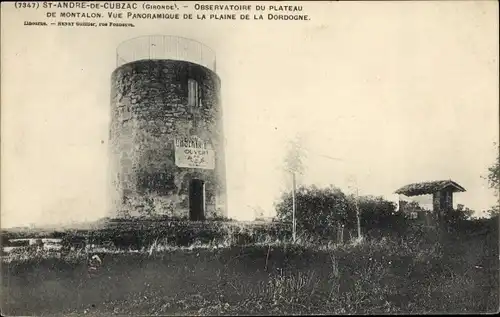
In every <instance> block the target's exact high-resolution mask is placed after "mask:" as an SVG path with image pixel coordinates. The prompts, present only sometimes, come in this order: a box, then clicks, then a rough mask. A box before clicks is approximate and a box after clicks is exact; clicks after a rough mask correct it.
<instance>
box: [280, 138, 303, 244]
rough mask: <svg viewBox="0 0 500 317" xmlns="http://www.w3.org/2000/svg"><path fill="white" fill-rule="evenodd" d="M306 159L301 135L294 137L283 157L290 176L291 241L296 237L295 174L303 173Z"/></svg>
mask: <svg viewBox="0 0 500 317" xmlns="http://www.w3.org/2000/svg"><path fill="white" fill-rule="evenodd" d="M305 158H306V151H305V147H304V138H303V137H302V136H301V135H299V134H298V135H296V136H295V138H294V139H292V140H290V141H289V142H288V149H287V152H286V156H285V162H284V163H285V170H286V171H287V172H288V173H290V174H291V175H292V232H293V241H294V242H295V240H296V237H297V219H296V217H295V214H296V202H295V191H296V186H297V184H296V177H297V174H299V175H302V174H303V173H304V160H305Z"/></svg>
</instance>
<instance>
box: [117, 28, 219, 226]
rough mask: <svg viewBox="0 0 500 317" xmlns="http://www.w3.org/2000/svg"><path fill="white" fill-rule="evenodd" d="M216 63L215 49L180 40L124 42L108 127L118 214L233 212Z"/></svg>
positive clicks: (209, 215) (191, 216)
mask: <svg viewBox="0 0 500 317" xmlns="http://www.w3.org/2000/svg"><path fill="white" fill-rule="evenodd" d="M215 63H216V62H215V54H214V52H213V51H212V50H211V49H210V48H209V47H207V46H205V45H203V44H201V43H199V42H197V41H193V40H189V39H185V38H180V37H173V36H144V37H139V38H135V39H131V40H128V41H125V42H123V43H122V44H120V45H119V46H118V49H117V68H116V69H115V70H114V71H113V73H112V76H111V126H110V144H111V170H112V183H113V188H114V191H113V194H114V197H113V212H114V213H115V214H117V215H123V214H129V215H155V214H162V215H169V216H176V217H179V216H180V217H187V218H189V219H191V220H203V219H207V218H213V217H225V216H227V213H226V175H225V174H226V171H225V160H224V133H223V124H222V109H221V103H220V85H221V83H220V79H219V77H218V75H217V74H216V72H215Z"/></svg>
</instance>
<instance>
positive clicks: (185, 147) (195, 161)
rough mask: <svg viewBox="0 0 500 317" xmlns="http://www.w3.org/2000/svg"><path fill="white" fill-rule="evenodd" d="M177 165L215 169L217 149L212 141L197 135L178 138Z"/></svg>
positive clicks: (176, 141) (176, 143) (176, 145)
mask: <svg viewBox="0 0 500 317" xmlns="http://www.w3.org/2000/svg"><path fill="white" fill-rule="evenodd" d="M174 146H175V165H176V166H178V167H187V168H199V169H214V168H215V151H214V150H213V149H212V146H211V145H210V143H208V142H205V141H203V140H202V139H200V138H199V137H197V136H191V137H184V138H176V139H175V140H174Z"/></svg>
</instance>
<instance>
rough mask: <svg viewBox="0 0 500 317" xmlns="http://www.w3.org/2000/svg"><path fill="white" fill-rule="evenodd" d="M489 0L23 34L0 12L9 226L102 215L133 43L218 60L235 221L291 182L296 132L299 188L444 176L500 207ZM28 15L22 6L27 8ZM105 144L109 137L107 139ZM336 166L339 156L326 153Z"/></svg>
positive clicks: (383, 185) (460, 197)
mask: <svg viewBox="0 0 500 317" xmlns="http://www.w3.org/2000/svg"><path fill="white" fill-rule="evenodd" d="M497 8H498V6H497V4H496V3H495V2H493V1H486V2H479V1H474V2H473V1H461V2H459V1H456V2H451V1H450V2H438V1H426V2H419V3H416V2H397V3H383V2H374V3H368V2H364V3H362V2H342V3H327V2H321V3H305V2H304V11H307V13H308V14H309V15H310V16H311V21H308V22H304V21H302V22H290V21H281V22H277V21H231V22H229V21H227V22H226V21H215V22H214V21H212V22H210V21H189V22H188V21H177V22H175V23H174V22H172V21H160V20H156V21H151V22H148V21H134V23H135V24H136V26H137V27H136V28H114V29H113V28H109V29H102V28H95V29H94V28H80V29H79V28H57V27H46V28H36V27H24V26H22V21H23V20H35V21H36V20H40V18H41V12H39V11H38V12H37V11H33V12H36V13H33V15H32V16H28V13H27V14H26V16H21V14H20V11H17V10H15V9H14V8H13V6H12V5H11V6H10V7H7V6H6V5H4V4H2V34H1V36H2V47H1V50H2V60H1V61H2V78H1V79H2V96H1V97H2V100H1V101H2V109H1V110H2V113H1V115H2V122H1V123H2V131H1V132H2V173H1V175H2V179H1V181H2V199H1V203H2V205H1V207H2V226H3V227H7V226H17V225H24V224H28V223H40V224H42V223H44V224H45V223H58V222H67V221H72V220H74V221H81V220H93V219H97V218H99V217H102V216H104V215H105V211H106V203H107V184H106V177H107V175H106V173H107V157H106V155H107V145H108V144H107V140H108V120H109V113H110V111H109V107H110V74H111V72H112V71H113V70H114V68H115V66H116V60H115V57H116V56H115V49H116V47H117V46H118V44H119V43H121V42H122V41H124V40H127V39H130V38H132V37H136V36H140V35H148V34H166V35H179V36H185V37H190V38H194V39H196V40H199V41H201V42H204V43H206V44H207V45H209V46H210V47H212V48H213V49H214V50H215V51H216V53H217V72H218V73H219V76H220V77H221V80H222V102H223V107H224V116H225V133H226V138H227V149H226V150H227V153H226V156H227V170H228V172H227V177H228V195H229V215H230V216H231V217H234V218H238V219H249V218H252V217H253V216H254V214H253V211H252V208H251V207H255V206H260V207H261V208H263V209H264V210H266V211H268V212H269V213H270V214H272V204H273V202H274V200H275V199H276V198H277V196H278V195H279V194H280V191H281V190H283V189H285V188H286V187H287V186H288V184H289V182H288V181H287V180H286V177H285V176H286V175H285V173H284V171H283V169H282V165H283V164H282V162H283V156H284V154H285V151H284V150H285V141H286V140H287V139H288V138H290V137H293V136H294V135H296V134H300V135H302V136H303V138H304V139H305V140H306V141H305V147H306V149H307V150H308V152H309V154H308V158H307V160H306V162H305V163H306V164H305V172H304V175H303V177H302V179H301V181H302V182H303V183H306V184H313V183H314V184H317V185H320V186H323V185H328V184H333V185H335V186H339V187H341V188H343V189H346V188H347V184H348V179H349V178H350V177H351V178H352V177H354V178H355V179H356V181H357V185H358V187H359V191H360V194H372V195H390V194H391V193H392V192H394V190H396V189H397V188H399V187H401V186H403V185H406V184H408V183H412V182H418V181H426V180H436V179H453V180H455V181H456V182H458V183H459V184H461V185H462V186H463V187H465V188H466V189H467V192H465V193H459V194H457V195H456V202H457V203H463V204H465V205H466V206H469V207H470V208H472V209H476V210H483V209H486V208H488V207H489V206H491V205H492V204H494V203H495V197H494V195H493V192H492V190H490V189H489V188H488V186H487V183H486V182H485V181H484V180H482V179H481V175H485V174H486V172H487V168H488V166H489V165H491V164H492V163H493V162H494V159H495V155H496V150H495V147H494V145H493V143H494V142H496V141H497V140H498V129H499V127H498V118H499V113H498V108H499V101H498V87H499V82H498V67H499V65H498V22H497V21H498V9H497ZM26 12H28V11H26ZM102 141H104V143H102ZM321 155H326V156H330V157H335V158H340V159H342V160H332V159H328V158H326V157H325V156H321Z"/></svg>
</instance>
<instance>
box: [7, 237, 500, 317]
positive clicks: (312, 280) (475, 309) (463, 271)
mask: <svg viewBox="0 0 500 317" xmlns="http://www.w3.org/2000/svg"><path fill="white" fill-rule="evenodd" d="M90 255H91V254H85V253H70V254H68V255H65V256H62V257H57V256H51V255H50V254H46V253H44V254H38V255H37V254H34V255H31V256H28V257H25V258H24V259H22V258H17V259H11V260H9V261H6V260H4V262H3V263H2V287H3V292H2V301H3V302H2V313H3V314H4V315H40V316H45V315H50V316H53V315H60V316H62V315H64V316H72V315H77V314H78V315H80V314H87V315H93V316H107V315H117V314H118V315H145V314H147V315H165V314H166V315H213V314H216V315H221V314H222V315H224V314H227V315H230V314H253V315H263V314H273V315H279V314H338V313H363V314H366V313H373V314H376V313H395V314H397V313H413V314H416V313H486V312H490V313H492V312H496V311H497V310H498V303H499V301H498V298H499V293H498V273H499V267H498V263H499V255H498V238H497V237H495V236H492V234H491V233H490V234H482V235H476V236H474V237H470V236H469V237H458V236H457V237H454V238H453V239H452V238H446V239H444V240H443V239H441V240H439V242H432V243H425V242H424V241H420V240H413V241H411V240H410V239H406V240H400V239H381V240H380V239H379V240H376V241H368V240H366V241H362V242H354V243H350V244H346V245H342V246H330V247H323V248H321V247H320V246H317V245H315V246H311V245H309V246H304V245H302V246H300V245H290V244H283V243H276V244H273V245H264V244H263V245H253V246H239V247H235V246H233V247H231V246H228V247H222V248H214V247H211V248H199V249H197V248H169V249H165V248H163V247H162V246H161V245H153V246H152V247H151V248H149V250H144V251H143V252H125V253H116V254H113V253H100V254H99V255H100V256H101V258H102V261H103V263H102V266H101V267H100V268H99V270H98V271H97V272H96V273H94V274H92V275H89V273H88V267H89V266H88V257H89V256H90Z"/></svg>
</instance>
